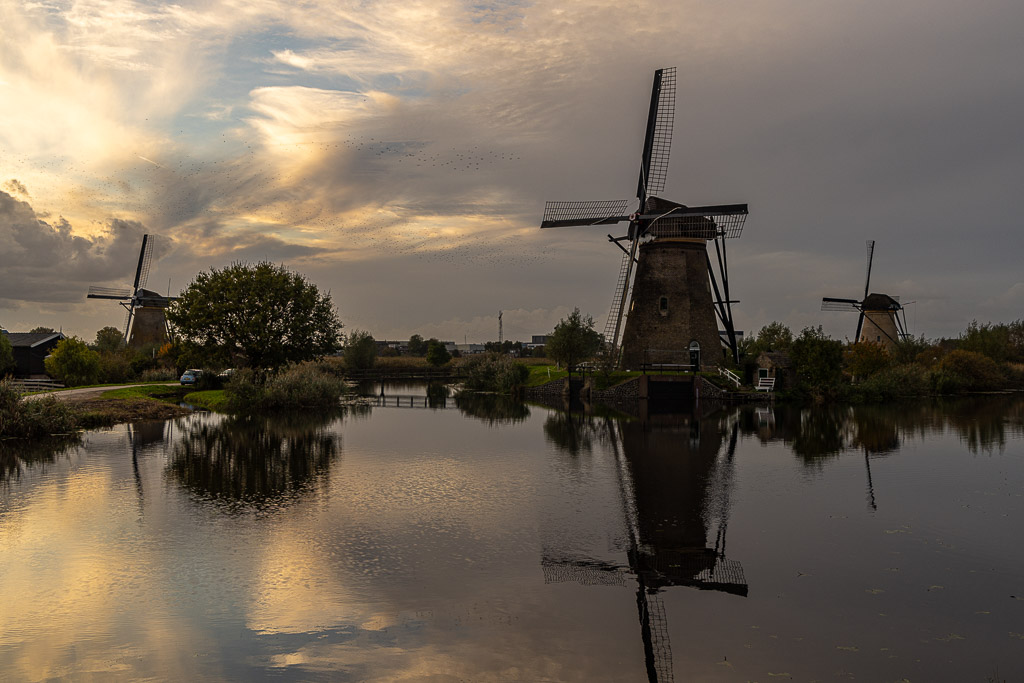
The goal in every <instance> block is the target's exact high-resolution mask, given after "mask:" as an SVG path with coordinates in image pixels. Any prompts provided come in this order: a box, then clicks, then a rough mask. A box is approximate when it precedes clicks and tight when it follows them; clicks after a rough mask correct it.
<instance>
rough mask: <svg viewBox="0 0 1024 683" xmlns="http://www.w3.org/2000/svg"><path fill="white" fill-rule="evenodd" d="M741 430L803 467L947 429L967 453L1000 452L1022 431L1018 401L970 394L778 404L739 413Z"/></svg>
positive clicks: (1023, 412) (889, 449) (888, 448)
mask: <svg viewBox="0 0 1024 683" xmlns="http://www.w3.org/2000/svg"><path fill="white" fill-rule="evenodd" d="M741 412H742V413H743V418H742V421H741V424H742V427H743V431H744V433H747V434H754V435H756V436H757V437H758V438H759V439H760V440H761V441H762V442H763V443H768V442H772V441H782V442H783V443H786V444H787V445H789V447H790V448H791V449H792V450H793V453H794V454H796V455H797V456H799V457H800V458H801V459H803V460H804V462H806V463H807V464H816V463H817V462H818V461H820V460H822V459H828V458H831V457H836V456H839V455H842V454H844V453H848V452H851V451H858V452H862V453H865V454H870V455H886V454H890V453H894V452H896V451H897V450H899V448H900V446H901V445H902V444H903V442H904V441H906V440H907V439H909V438H915V437H925V436H926V435H928V434H929V433H934V432H942V431H945V430H950V431H952V432H954V433H956V434H957V435H958V436H959V438H960V440H961V441H962V442H963V443H964V445H965V446H966V447H967V449H968V450H969V451H970V452H971V453H981V452H993V451H1002V450H1003V449H1004V448H1005V447H1006V443H1007V439H1008V438H1009V437H1010V436H1011V435H1020V434H1022V433H1024V397H1022V396H1013V397H1007V396H975V397H969V398H961V399H952V400H936V401H934V402H922V403H908V404H899V405H898V406H894V405H881V406H879V405H868V406H812V407H800V406H791V405H778V406H773V407H770V408H757V409H750V408H748V409H744V410H743V411H741Z"/></svg>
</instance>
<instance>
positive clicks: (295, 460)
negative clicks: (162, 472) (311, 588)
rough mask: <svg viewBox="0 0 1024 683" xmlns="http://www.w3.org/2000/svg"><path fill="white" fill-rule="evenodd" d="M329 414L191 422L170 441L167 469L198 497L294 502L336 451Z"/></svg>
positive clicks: (250, 503) (248, 503) (253, 504)
mask: <svg viewBox="0 0 1024 683" xmlns="http://www.w3.org/2000/svg"><path fill="white" fill-rule="evenodd" d="M336 417H337V415H335V414H320V415H311V414H302V413H292V414H286V415H278V416H274V417H255V416H247V417H229V418H224V419H222V420H219V421H212V420H205V421H193V422H192V423H191V424H190V425H189V427H188V429H187V431H186V432H185V433H184V434H183V435H182V436H181V438H180V439H179V440H178V441H177V442H176V443H175V444H174V449H173V452H172V454H171V458H170V462H169V464H168V466H167V470H168V473H169V474H170V475H171V476H172V477H173V478H174V479H176V480H177V481H178V482H179V483H180V484H181V485H182V486H184V487H186V488H187V489H189V490H191V491H193V492H194V493H197V494H199V495H200V496H203V497H206V498H211V499H214V500H217V501H222V502H225V503H227V504H229V506H232V507H233V506H240V507H241V508H256V509H266V508H273V507H279V506H281V505H284V504H287V503H288V502H290V501H292V500H294V499H295V498H297V497H298V496H299V494H301V493H302V492H303V491H304V490H306V489H307V488H308V487H309V486H310V485H311V484H312V482H313V481H315V479H316V478H317V477H320V476H324V475H326V474H327V473H328V471H329V469H330V466H331V463H332V462H333V461H334V459H335V458H336V457H337V455H338V453H339V452H340V451H341V443H340V442H341V438H340V437H339V436H338V435H337V434H335V433H334V432H333V431H331V430H330V425H331V423H332V422H333V421H334V419H335V418H336Z"/></svg>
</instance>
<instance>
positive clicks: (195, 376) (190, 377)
mask: <svg viewBox="0 0 1024 683" xmlns="http://www.w3.org/2000/svg"><path fill="white" fill-rule="evenodd" d="M202 375H203V371H202V370H186V371H185V372H184V373H183V374H182V375H181V383H182V384H195V383H196V382H198V381H199V378H200V377H202Z"/></svg>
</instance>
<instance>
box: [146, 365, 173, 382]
mask: <svg viewBox="0 0 1024 683" xmlns="http://www.w3.org/2000/svg"><path fill="white" fill-rule="evenodd" d="M178 377H180V375H178V374H177V373H175V372H174V368H150V369H149V370H143V371H142V374H141V375H139V381H140V382H173V381H175V380H177V379H178Z"/></svg>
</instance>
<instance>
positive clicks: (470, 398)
mask: <svg viewBox="0 0 1024 683" xmlns="http://www.w3.org/2000/svg"><path fill="white" fill-rule="evenodd" d="M455 403H456V405H457V406H458V408H459V410H460V411H462V414H463V415H468V416H469V417H473V418H476V419H478V420H483V421H484V422H486V423H487V424H489V425H492V426H493V425H497V424H516V423H518V422H523V421H524V420H526V418H528V417H530V409H529V408H528V407H527V406H526V404H525V403H523V402H522V401H520V400H518V399H515V398H512V397H511V396H499V395H495V394H460V395H459V396H457V397H456V398H455Z"/></svg>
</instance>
